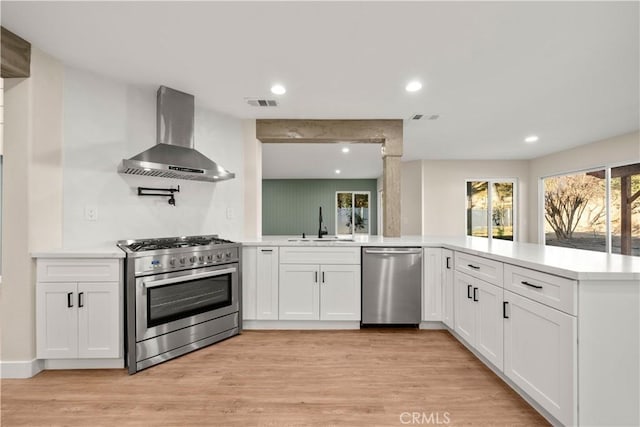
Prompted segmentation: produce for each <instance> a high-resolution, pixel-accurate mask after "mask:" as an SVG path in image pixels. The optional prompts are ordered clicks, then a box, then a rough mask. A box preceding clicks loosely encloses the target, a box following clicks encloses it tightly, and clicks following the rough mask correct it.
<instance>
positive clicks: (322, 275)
mask: <svg viewBox="0 0 640 427" xmlns="http://www.w3.org/2000/svg"><path fill="white" fill-rule="evenodd" d="M322 283H324V271H323V272H322Z"/></svg>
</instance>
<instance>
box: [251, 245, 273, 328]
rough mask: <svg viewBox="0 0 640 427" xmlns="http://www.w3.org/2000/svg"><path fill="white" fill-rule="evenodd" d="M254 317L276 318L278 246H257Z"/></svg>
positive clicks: (263, 318) (262, 318)
mask: <svg viewBox="0 0 640 427" xmlns="http://www.w3.org/2000/svg"><path fill="white" fill-rule="evenodd" d="M256 271H257V275H256V276H257V280H256V318H257V319H260V320H277V319H278V248H276V247H264V248H258V253H257V267H256Z"/></svg>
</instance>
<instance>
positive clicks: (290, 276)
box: [279, 264, 320, 320]
mask: <svg viewBox="0 0 640 427" xmlns="http://www.w3.org/2000/svg"><path fill="white" fill-rule="evenodd" d="M318 267H319V266H318V265H317V264H282V265H280V292H279V295H280V299H279V301H280V304H279V306H280V320H318V319H319V318H320V286H319V284H318V270H319V268H318Z"/></svg>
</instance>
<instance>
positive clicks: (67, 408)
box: [2, 329, 547, 427]
mask: <svg viewBox="0 0 640 427" xmlns="http://www.w3.org/2000/svg"><path fill="white" fill-rule="evenodd" d="M406 412H408V413H412V412H417V413H418V414H419V416H420V423H421V424H407V425H429V423H428V421H429V417H432V418H431V422H430V424H431V425H433V424H435V423H436V421H437V420H439V422H440V424H441V425H442V424H443V423H444V421H446V420H447V419H448V420H449V421H450V425H465V424H466V425H471V424H473V425H522V426H525V425H526V426H529V425H546V424H547V423H546V422H545V420H544V419H543V418H542V417H541V416H540V415H539V414H538V413H537V412H536V411H535V410H533V409H532V408H531V407H530V406H529V405H528V404H527V403H526V402H524V401H523V400H522V399H521V398H520V397H519V396H518V395H517V394H516V393H515V392H514V391H512V390H511V389H510V388H509V387H508V386H507V385H506V384H504V383H503V382H502V381H501V380H500V379H499V378H498V377H496V376H495V375H494V374H493V373H492V372H491V371H490V370H489V369H488V368H486V367H485V366H484V365H483V364H482V363H481V362H480V361H478V360H477V359H476V358H475V357H474V356H473V355H472V354H471V353H470V352H469V351H467V350H466V349H465V348H464V347H463V346H462V344H460V343H459V342H457V341H456V339H455V338H453V337H452V336H451V335H450V334H449V333H448V332H445V331H417V330H405V329H402V330H379V329H377V330H370V329H365V330H360V331H245V332H244V333H243V334H242V335H240V336H237V337H233V338H231V339H229V340H226V341H224V342H221V343H218V344H216V345H213V346H210V347H208V348H205V349H202V350H199V351H197V352H195V353H191V354H188V355H185V356H182V357H180V358H178V359H174V360H172V361H169V362H166V363H164V364H162V365H158V366H155V367H152V368H150V369H147V370H145V371H142V372H140V373H138V374H136V375H133V376H129V375H127V374H126V372H125V371H124V370H95V371H90V370H74V371H46V372H42V373H40V374H39V375H37V376H36V377H34V378H31V379H27V380H3V381H2V425H3V426H5V427H9V426H15V425H28V426H38V425H71V426H96V425H110V426H122V425H138V426H152V425H172V426H191V425H207V426H230V425H234V426H251V425H265V426H285V425H339V426H376V425H380V426H395V425H398V426H399V425H404V424H403V423H402V421H405V422H406V421H410V420H411V415H410V414H409V415H406V414H405V415H402V414H403V413H406ZM445 413H446V414H445ZM422 414H425V415H424V417H425V418H422V417H423V415H422ZM401 416H402V417H404V418H402V419H401Z"/></svg>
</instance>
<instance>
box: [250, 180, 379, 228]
mask: <svg viewBox="0 0 640 427" xmlns="http://www.w3.org/2000/svg"><path fill="white" fill-rule="evenodd" d="M336 191H369V192H370V193H371V198H370V199H369V209H370V212H369V213H370V221H371V224H370V227H371V228H370V230H371V234H378V230H377V227H378V212H377V208H378V187H377V182H376V180H375V179H263V180H262V234H263V235H302V233H303V232H304V233H306V234H307V236H310V237H311V236H317V235H318V208H319V207H320V206H322V218H323V220H324V225H326V226H327V231H328V232H329V235H334V234H336V224H335V222H336V200H335V199H336Z"/></svg>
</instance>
